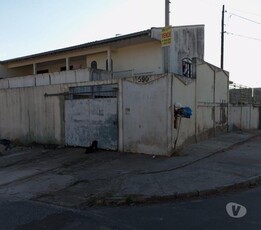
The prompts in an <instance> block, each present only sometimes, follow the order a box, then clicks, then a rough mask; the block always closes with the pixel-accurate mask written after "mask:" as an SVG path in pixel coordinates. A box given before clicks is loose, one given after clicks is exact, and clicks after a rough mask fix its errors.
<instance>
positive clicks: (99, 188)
mask: <svg viewBox="0 0 261 230" xmlns="http://www.w3.org/2000/svg"><path fill="white" fill-rule="evenodd" d="M260 149H261V131H253V132H231V133H227V134H223V135H220V136H218V137H215V138H212V139H209V140H206V141H202V142H199V143H197V144H193V145H190V146H188V147H186V148H184V149H183V150H182V151H181V152H180V153H179V156H174V157H154V156H149V155H143V154H128V153H118V152H103V151H100V152H96V153H92V154H84V151H85V150H84V149H80V148H65V149H56V150H52V149H49V150H46V149H43V148H39V147H33V148H24V149H14V150H12V151H8V152H4V153H3V154H1V155H0V178H1V179H0V195H2V196H8V197H9V198H10V197H12V198H15V199H16V198H17V199H31V200H36V201H41V202H46V203H51V204H56V205H61V206H66V207H73V208H85V207H88V206H90V205H95V204H118V205H119V204H126V203H127V204H128V203H135V202H136V203H141V202H147V201H150V202H152V201H157V200H169V199H171V200H172V199H179V198H186V197H197V196H200V195H208V194H213V193H217V192H222V191H225V190H228V189H231V188H239V187H247V186H249V185H251V184H255V183H259V182H260V180H261V151H260Z"/></svg>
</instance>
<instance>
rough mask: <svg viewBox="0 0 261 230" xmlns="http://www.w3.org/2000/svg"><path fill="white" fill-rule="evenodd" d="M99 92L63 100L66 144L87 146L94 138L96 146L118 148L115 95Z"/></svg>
mask: <svg viewBox="0 0 261 230" xmlns="http://www.w3.org/2000/svg"><path fill="white" fill-rule="evenodd" d="M106 92H107V91H106ZM101 94H102V93H101V91H99V94H98V96H97V94H96V96H95V93H93V91H92V97H91V98H83V99H74V98H69V99H68V100H65V143H66V145H69V146H82V147H86V146H90V145H91V143H92V141H94V140H97V141H98V148H101V149H110V150H117V149H118V117H117V97H111V96H101ZM82 95H83V93H81V97H83V96H82Z"/></svg>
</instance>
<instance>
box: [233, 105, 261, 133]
mask: <svg viewBox="0 0 261 230" xmlns="http://www.w3.org/2000/svg"><path fill="white" fill-rule="evenodd" d="M259 116H260V113H259V107H254V106H253V105H230V106H229V130H236V129H243V130H244V129H245V130H246V129H258V128H259V125H260V124H259Z"/></svg>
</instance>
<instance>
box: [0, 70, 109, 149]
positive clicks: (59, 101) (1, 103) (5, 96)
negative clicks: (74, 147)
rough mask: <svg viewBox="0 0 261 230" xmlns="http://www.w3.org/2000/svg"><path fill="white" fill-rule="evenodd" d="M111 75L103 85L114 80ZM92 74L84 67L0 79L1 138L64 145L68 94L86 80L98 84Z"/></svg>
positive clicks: (90, 83)
mask: <svg viewBox="0 0 261 230" xmlns="http://www.w3.org/2000/svg"><path fill="white" fill-rule="evenodd" d="M108 74H109V75H108V80H107V81H101V82H100V84H108V82H109V83H111V82H112V80H110V76H111V75H110V73H108ZM91 75H92V72H91V71H90V69H82V70H76V71H67V72H56V73H53V74H42V75H33V76H27V77H20V78H8V79H2V80H0V107H1V108H2V109H1V111H0V138H7V139H11V140H14V139H19V140H20V141H22V142H24V143H29V142H33V141H35V142H39V143H52V144H64V93H66V92H68V88H69V87H75V86H78V85H79V86H80V85H83V84H85V83H86V82H88V84H89V85H94V84H95V85H97V84H98V83H97V82H95V81H89V78H90V76H91ZM103 75H104V73H103ZM46 94H47V95H49V96H45V95H46Z"/></svg>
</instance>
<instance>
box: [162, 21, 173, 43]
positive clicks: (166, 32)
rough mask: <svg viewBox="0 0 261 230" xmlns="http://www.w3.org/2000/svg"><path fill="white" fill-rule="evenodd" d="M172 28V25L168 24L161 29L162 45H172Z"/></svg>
mask: <svg viewBox="0 0 261 230" xmlns="http://www.w3.org/2000/svg"><path fill="white" fill-rule="evenodd" d="M171 29H172V26H167V27H164V28H162V31H161V46H162V47H165V46H170V45H171Z"/></svg>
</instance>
